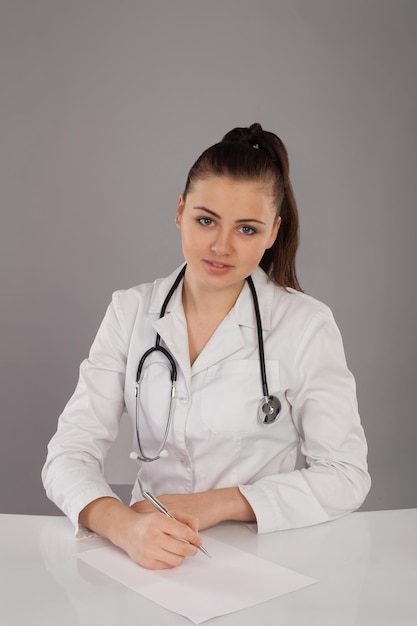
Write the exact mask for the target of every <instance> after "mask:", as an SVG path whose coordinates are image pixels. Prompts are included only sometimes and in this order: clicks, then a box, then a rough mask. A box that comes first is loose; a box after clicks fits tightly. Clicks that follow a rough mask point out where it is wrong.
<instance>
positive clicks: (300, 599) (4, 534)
mask: <svg viewBox="0 0 417 626" xmlns="http://www.w3.org/2000/svg"><path fill="white" fill-rule="evenodd" d="M416 529H417V509H412V510H401V511H376V512H367V513H353V514H351V515H348V516H346V517H344V518H342V519H339V520H336V521H334V522H328V523H326V524H321V525H318V526H313V527H311V528H303V529H297V530H288V531H282V532H277V533H271V534H268V535H256V534H255V533H253V532H252V531H251V530H249V529H248V528H247V527H246V526H245V525H244V524H238V523H223V524H220V525H219V526H217V527H215V528H211V529H209V530H206V531H204V533H202V535H203V536H205V535H207V536H209V537H213V538H215V539H219V540H220V541H225V542H227V543H230V544H231V545H234V546H236V547H238V548H240V549H242V550H246V551H247V552H250V553H252V554H256V555H258V556H260V557H262V558H265V559H269V560H271V561H274V562H276V563H279V564H280V565H283V566H285V567H288V568H290V569H293V570H295V571H297V572H300V573H302V574H305V575H307V576H311V577H313V578H317V579H318V581H319V582H318V583H317V584H315V585H312V586H311V587H306V588H304V589H301V590H299V591H296V592H294V593H291V594H288V595H286V596H282V597H280V598H276V599H274V600H271V601H269V602H264V603H263V604H260V605H257V606H254V607H252V608H249V609H246V610H244V611H239V612H237V613H233V614H231V615H226V616H224V617H219V618H216V619H214V620H212V621H211V622H210V623H211V624H213V626H214V624H216V626H217V625H218V626H223V625H227V626H237V625H239V626H246V625H249V624H251V625H252V624H253V622H254V621H255V622H257V623H258V624H262V626H268V625H269V624H271V625H272V624H274V626H275V625H276V624H283V625H285V626H299V625H303V626H306V625H307V624H308V625H309V626H319V625H320V626H385V625H389V626H415V625H416V624H417V592H416V591H417V533H416ZM0 530H1V535H0V575H1V602H0V624H4V625H5V626H6V625H7V626H15V625H16V626H21V625H22V624H30V625H31V626H32V625H34V626H37V625H39V626H49V625H50V624H59V625H60V626H67V625H68V626H92V625H96V624H100V626H107V625H111V626H115V625H117V624H123V625H126V626H127V625H129V626H130V625H132V626H133V625H136V624H149V623H158V625H161V626H164V625H173V624H175V625H176V624H183V625H185V624H186V623H189V622H188V620H186V619H185V618H184V617H181V616H180V615H176V614H174V613H171V612H169V611H167V610H166V609H163V608H162V607H160V606H158V605H156V604H154V603H152V602H150V601H149V600H147V599H146V598H143V597H142V596H140V595H139V594H137V593H135V592H133V591H131V590H129V589H127V588H125V587H123V586H122V585H120V584H118V583H117V582H115V581H114V580H112V579H111V578H109V577H107V576H105V575H103V574H101V573H100V572H98V571H96V570H94V569H92V568H90V567H89V566H87V565H85V564H84V563H80V562H79V560H78V559H77V553H78V552H79V551H83V550H86V549H91V548H93V547H99V546H100V545H105V541H104V540H103V539H101V538H99V537H96V538H91V539H84V540H76V539H75V538H74V536H73V529H72V527H71V524H70V523H69V521H68V520H67V519H66V518H63V517H42V516H39V517H37V516H25V515H0ZM253 584H254V585H256V580H254V581H253Z"/></svg>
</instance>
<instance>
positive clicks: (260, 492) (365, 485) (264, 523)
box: [240, 306, 370, 533]
mask: <svg viewBox="0 0 417 626" xmlns="http://www.w3.org/2000/svg"><path fill="white" fill-rule="evenodd" d="M293 380H294V383H293V385H292V387H291V388H289V389H288V390H287V394H286V395H287V399H288V402H289V404H290V407H291V413H292V419H293V421H294V424H295V427H296V429H297V431H298V433H299V436H300V441H301V452H302V454H303V456H304V457H305V460H306V468H303V469H300V470H294V471H290V472H288V473H283V474H277V475H273V476H268V477H264V478H262V479H260V480H259V481H257V482H255V483H254V484H252V485H241V486H240V490H241V492H242V494H243V495H244V496H245V497H246V498H247V500H248V501H249V503H250V504H251V506H252V508H253V510H254V512H255V515H256V518H257V526H258V532H259V533H266V532H272V531H276V530H284V529H288V528H297V527H303V526H309V525H312V524H318V523H321V522H326V521H328V520H332V519H335V518H337V517H341V516H342V515H345V514H346V513H349V512H351V511H353V510H355V509H357V508H358V507H359V506H360V505H361V504H362V502H363V500H364V499H365V496H366V494H367V493H368V491H369V488H370V476H369V473H368V468H367V444H366V440H365V436H364V432H363V429H362V426H361V422H360V418H359V414H358V407H357V400H356V388H355V381H354V379H353V376H352V374H351V373H350V371H349V370H348V368H347V365H346V359H345V354H344V350H343V344H342V339H341V336H340V332H339V329H338V328H337V326H336V324H335V322H334V319H333V316H332V314H331V312H330V310H329V309H328V308H327V307H324V306H323V308H322V309H320V311H318V312H316V314H315V315H313V317H312V318H311V320H310V322H309V323H308V325H307V327H306V330H305V331H304V333H303V334H302V337H301V339H300V343H299V346H298V348H297V350H296V353H295V358H294V363H293Z"/></svg>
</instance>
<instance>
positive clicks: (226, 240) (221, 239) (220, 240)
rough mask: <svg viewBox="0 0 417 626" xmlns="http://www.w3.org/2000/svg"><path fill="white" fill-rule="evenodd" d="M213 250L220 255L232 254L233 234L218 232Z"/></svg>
mask: <svg viewBox="0 0 417 626" xmlns="http://www.w3.org/2000/svg"><path fill="white" fill-rule="evenodd" d="M211 251H212V252H215V253H216V254H218V255H219V256H223V255H225V254H230V252H231V251H232V241H231V236H230V235H229V234H228V233H220V232H218V233H216V237H215V238H214V240H213V242H212V244H211Z"/></svg>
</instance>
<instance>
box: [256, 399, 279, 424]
mask: <svg viewBox="0 0 417 626" xmlns="http://www.w3.org/2000/svg"><path fill="white" fill-rule="evenodd" d="M280 413H281V402H280V401H279V399H278V398H277V397H276V396H264V397H263V398H262V400H261V401H260V403H259V404H258V420H259V421H260V422H261V424H273V423H274V422H276V421H277V419H278V417H279V414H280Z"/></svg>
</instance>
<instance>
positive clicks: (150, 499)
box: [142, 491, 211, 558]
mask: <svg viewBox="0 0 417 626" xmlns="http://www.w3.org/2000/svg"><path fill="white" fill-rule="evenodd" d="M142 495H143V497H144V498H145V500H147V501H148V502H150V503H151V504H153V506H154V507H155V508H156V509H158V511H160V512H161V513H163V514H164V515H166V516H167V517H170V518H171V519H175V517H174V516H173V515H172V513H170V512H169V511H168V509H167V508H166V506H164V505H163V504H162V502H160V501H159V500H158V499H157V498H155V496H153V495H152V494H151V493H149V491H142ZM187 543H189V542H188V541H187ZM197 548H198V549H199V550H200V551H201V552H203V553H204V554H205V555H207V556H208V557H210V558H211V555H210V554H209V553H208V552H207V550H206V549H205V548H203V546H197Z"/></svg>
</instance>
